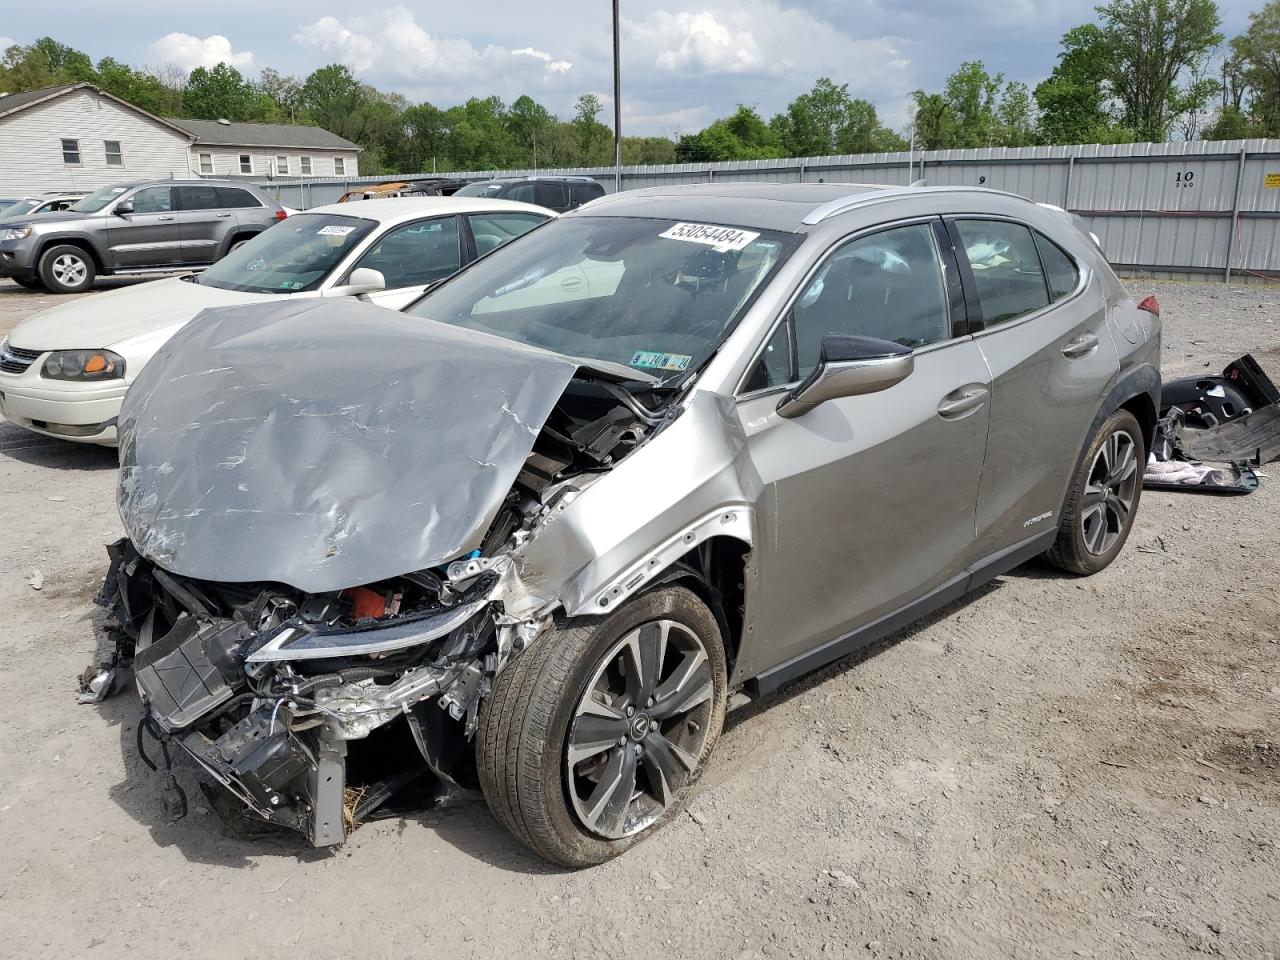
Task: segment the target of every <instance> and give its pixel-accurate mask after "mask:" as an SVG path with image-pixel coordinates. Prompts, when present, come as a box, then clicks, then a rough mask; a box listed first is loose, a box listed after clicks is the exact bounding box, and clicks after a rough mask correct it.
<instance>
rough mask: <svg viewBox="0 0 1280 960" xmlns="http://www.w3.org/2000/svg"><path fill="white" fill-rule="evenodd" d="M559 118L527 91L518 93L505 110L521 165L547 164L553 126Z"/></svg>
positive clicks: (508, 130) (508, 128)
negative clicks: (520, 94)
mask: <svg viewBox="0 0 1280 960" xmlns="http://www.w3.org/2000/svg"><path fill="white" fill-rule="evenodd" d="M555 122H556V118H555V117H553V116H552V115H551V111H550V110H548V109H547V108H546V107H544V106H543V105H542V104H540V103H538V102H537V101H536V100H534V99H533V97H530V96H528V95H524V96H520V97H516V99H515V101H514V102H513V103H512V104H511V107H510V109H508V110H507V114H506V128H507V133H508V134H509V135H510V137H511V140H512V147H513V149H514V152H515V154H516V156H517V158H518V159H517V160H516V164H517V166H521V167H536V166H538V165H539V164H541V165H542V166H544V167H545V166H546V165H547V157H548V155H549V154H548V148H549V145H550V141H551V128H552V127H553V126H554V125H555Z"/></svg>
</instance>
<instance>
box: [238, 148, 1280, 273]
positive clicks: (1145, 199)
mask: <svg viewBox="0 0 1280 960" xmlns="http://www.w3.org/2000/svg"><path fill="white" fill-rule="evenodd" d="M532 173H537V174H540V175H542V176H555V175H563V174H573V175H579V176H581V175H586V176H592V177H594V178H596V179H597V180H598V181H600V183H601V184H603V186H604V188H605V190H606V191H608V192H610V193H612V192H613V190H614V186H615V172H614V170H613V168H612V167H594V168H576V169H544V170H537V171H535V170H508V171H496V170H468V171H454V172H441V173H438V174H407V175H406V174H395V175H389V176H387V177H362V178H359V179H350V180H347V179H340V178H331V179H317V180H306V181H295V180H289V181H274V182H269V183H264V184H261V186H263V187H264V188H265V189H266V190H267V191H268V192H270V193H271V194H272V195H273V196H275V197H276V198H277V199H279V200H280V202H281V203H283V204H285V205H286V206H289V207H294V208H296V209H306V208H309V207H315V206H320V205H322V204H326V203H332V202H334V201H336V200H337V199H338V197H340V196H342V194H343V193H346V192H347V191H348V190H350V189H353V188H355V187H357V186H360V185H365V184H372V183H378V182H380V181H382V180H394V179H404V178H412V177H424V176H448V177H457V178H460V179H465V180H481V179H487V178H489V177H492V176H498V175H501V176H519V175H524V174H532ZM921 176H923V177H924V178H925V179H926V180H927V182H928V183H930V184H931V185H937V186H948V185H949V186H982V187H991V188H993V189H997V190H1006V191H1009V192H1010V193H1017V194H1020V195H1022V196H1025V197H1029V198H1030V199H1032V200H1036V201H1039V202H1043V203H1053V204H1057V205H1059V206H1066V207H1067V208H1068V209H1069V210H1072V211H1074V212H1077V213H1079V214H1080V215H1081V216H1082V217H1083V218H1084V219H1085V221H1086V222H1087V223H1088V224H1089V226H1090V229H1092V230H1093V232H1094V233H1096V234H1097V235H1098V237H1099V239H1100V240H1101V241H1102V245H1103V249H1105V250H1106V251H1107V255H1108V256H1109V257H1110V258H1111V260H1112V261H1113V262H1114V263H1116V264H1119V265H1121V266H1122V267H1125V268H1128V269H1131V270H1143V271H1150V272H1152V273H1161V274H1175V275H1176V274H1188V273H1189V274H1201V275H1214V276H1225V277H1229V276H1230V274H1231V272H1232V271H1238V272H1242V273H1243V274H1245V275H1254V274H1257V275H1268V276H1272V275H1274V276H1276V277H1278V278H1280V140H1233V141H1220V142H1213V141H1193V142H1190V143H1134V144H1085V145H1080V146H1054V147H1019V148H1010V147H999V148H991V149H981V150H934V151H927V152H923V153H915V154H914V155H913V154H908V153H879V154H861V155H845V156H832V157H803V158H788V159H780V160H749V161H735V162H726V163H684V164H667V165H662V166H636V167H624V168H623V170H622V189H624V190H635V189H640V188H644V187H661V186H671V185H674V184H681V183H718V182H732V183H741V182H747V181H753V180H755V181H765V182H770V183H797V182H800V181H804V182H808V183H817V182H825V183H873V184H883V185H888V186H905V185H907V184H908V183H910V182H911V181H912V180H914V179H917V178H919V177H921ZM1233 224H1234V228H1233Z"/></svg>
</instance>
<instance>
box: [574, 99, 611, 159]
mask: <svg viewBox="0 0 1280 960" xmlns="http://www.w3.org/2000/svg"><path fill="white" fill-rule="evenodd" d="M603 111H604V104H603V103H601V102H600V98H599V97H597V96H596V95H595V94H594V93H584V94H583V95H582V96H580V97H578V99H577V101H575V103H574V105H573V120H572V121H570V122H571V123H572V124H573V130H574V133H575V134H576V135H577V138H578V149H579V151H580V154H579V156H580V157H581V159H580V160H579V162H580V163H583V164H588V165H600V164H606V163H609V162H611V161H612V159H613V157H612V151H611V150H610V147H611V146H612V137H613V131H611V130H610V129H609V128H608V127H606V126H605V125H604V124H603V123H601V122H600V121H599V119H598V117H599V116H600V114H601V113H602V112H603Z"/></svg>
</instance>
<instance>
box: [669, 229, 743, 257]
mask: <svg viewBox="0 0 1280 960" xmlns="http://www.w3.org/2000/svg"><path fill="white" fill-rule="evenodd" d="M658 236H660V237H663V238H664V239H666V240H685V241H687V242H689V243H705V244H706V245H707V246H709V247H714V248H715V249H716V250H717V251H719V252H720V253H728V252H729V251H730V250H741V249H742V248H743V247H745V246H746V245H747V244H749V243H750V242H751V241H752V240H754V239H755V238H756V237H758V236H760V234H758V233H752V232H751V231H750V230H739V229H737V228H736V227H717V226H715V225H714V224H711V223H677V224H676V225H675V226H674V227H672V228H671V229H670V230H667V231H666V232H665V233H660V234H658Z"/></svg>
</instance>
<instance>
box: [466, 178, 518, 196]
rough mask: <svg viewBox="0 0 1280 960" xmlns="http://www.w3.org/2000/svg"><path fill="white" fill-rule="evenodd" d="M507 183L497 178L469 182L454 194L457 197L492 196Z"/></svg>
mask: <svg viewBox="0 0 1280 960" xmlns="http://www.w3.org/2000/svg"><path fill="white" fill-rule="evenodd" d="M504 186H506V184H504V183H499V182H498V181H496V180H484V181H481V182H480V183H468V184H467V185H466V186H465V187H463V188H462V189H461V190H459V191H458V192H457V193H455V194H454V196H455V197H492V196H493V195H494V194H496V193H497V192H498V191H499V190H501V189H502V188H503V187H504Z"/></svg>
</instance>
